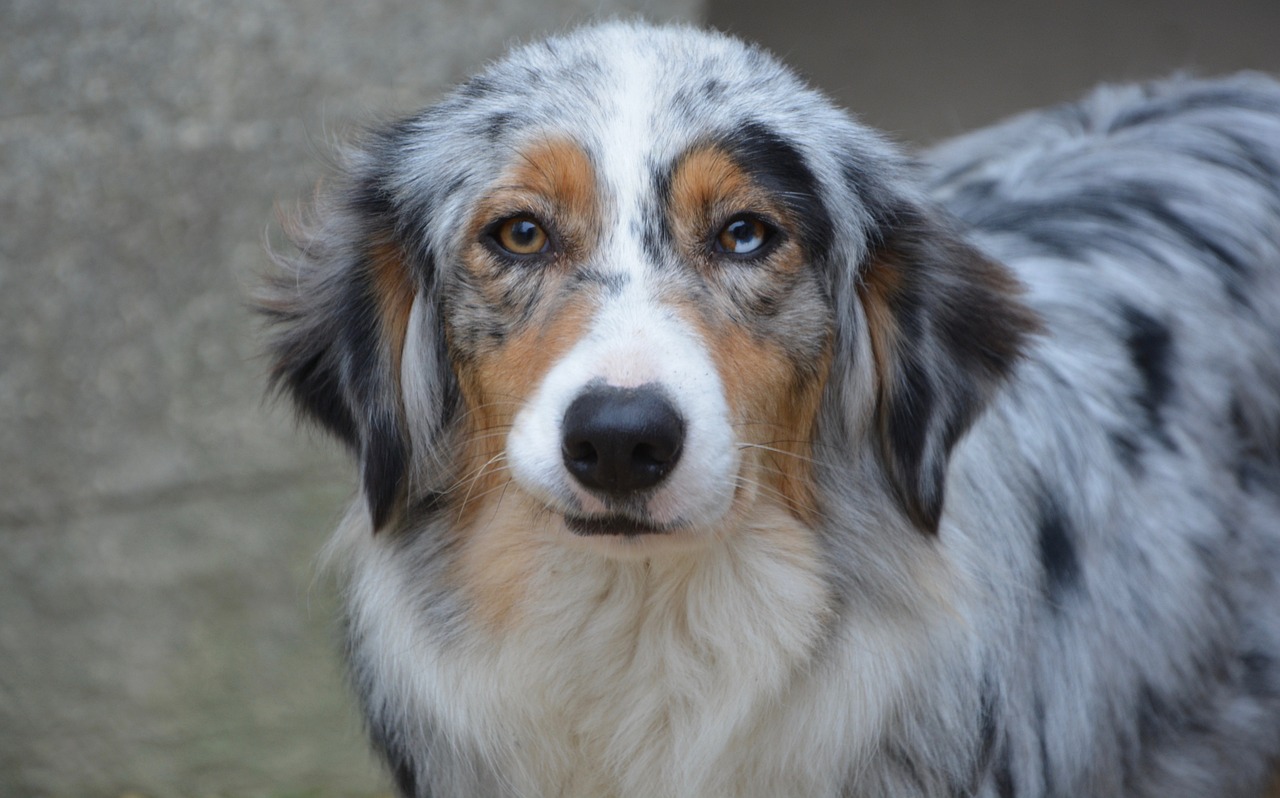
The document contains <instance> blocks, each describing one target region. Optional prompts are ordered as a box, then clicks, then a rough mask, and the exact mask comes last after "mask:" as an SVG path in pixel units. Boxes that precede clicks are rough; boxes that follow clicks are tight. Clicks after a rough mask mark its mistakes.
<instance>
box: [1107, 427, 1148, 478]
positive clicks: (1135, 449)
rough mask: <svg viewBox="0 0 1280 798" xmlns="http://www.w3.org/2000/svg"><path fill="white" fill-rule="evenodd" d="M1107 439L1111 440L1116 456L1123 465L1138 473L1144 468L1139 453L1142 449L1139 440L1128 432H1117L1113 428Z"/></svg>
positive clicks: (1133, 472)
mask: <svg viewBox="0 0 1280 798" xmlns="http://www.w3.org/2000/svg"><path fill="white" fill-rule="evenodd" d="M1107 439H1108V440H1110V441H1111V448H1113V449H1115V452H1116V458H1117V459H1119V460H1120V463H1121V465H1123V466H1124V467H1125V469H1126V470H1128V472H1129V473H1130V474H1135V475H1136V474H1138V473H1139V472H1140V471H1141V469H1142V462H1141V460H1140V458H1139V455H1141V454H1142V449H1141V447H1140V446H1138V442H1137V441H1136V440H1134V438H1133V436H1132V435H1130V434H1128V433H1127V432H1117V431H1115V430H1112V431H1110V432H1108V433H1107Z"/></svg>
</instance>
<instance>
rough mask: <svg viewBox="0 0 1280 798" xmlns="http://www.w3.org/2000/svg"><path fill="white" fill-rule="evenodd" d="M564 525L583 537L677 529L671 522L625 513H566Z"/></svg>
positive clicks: (644, 533) (632, 534)
mask: <svg viewBox="0 0 1280 798" xmlns="http://www.w3.org/2000/svg"><path fill="white" fill-rule="evenodd" d="M564 525H565V526H566V527H568V529H569V531H570V532H572V533H573V534H575V535H579V536H581V537H599V536H607V535H618V536H621V537H628V538H634V537H639V536H641V535H665V534H670V533H672V532H674V531H676V527H675V526H672V525H670V524H653V523H649V522H646V521H637V520H636V519H634V518H629V517H627V516H624V515H596V516H580V515H568V514H566V515H565V517H564Z"/></svg>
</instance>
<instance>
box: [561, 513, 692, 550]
mask: <svg viewBox="0 0 1280 798" xmlns="http://www.w3.org/2000/svg"><path fill="white" fill-rule="evenodd" d="M562 519H563V523H564V528H565V530H566V531H567V532H568V533H569V535H570V538H571V540H572V543H573V545H574V546H576V547H579V548H586V549H589V550H592V551H597V552H599V553H601V554H604V555H607V556H612V557H620V558H635V557H652V556H655V555H661V554H667V553H679V552H686V551H691V550H695V549H698V548H702V547H703V546H705V545H706V544H707V543H708V542H709V541H711V540H713V539H715V535H714V534H713V533H712V531H711V530H708V529H703V528H700V527H697V526H693V525H688V524H681V523H674V524H661V523H656V522H653V521H651V520H647V519H643V518H633V517H631V516H629V515H593V516H586V515H576V514H570V513H566V514H564V515H563V516H562Z"/></svg>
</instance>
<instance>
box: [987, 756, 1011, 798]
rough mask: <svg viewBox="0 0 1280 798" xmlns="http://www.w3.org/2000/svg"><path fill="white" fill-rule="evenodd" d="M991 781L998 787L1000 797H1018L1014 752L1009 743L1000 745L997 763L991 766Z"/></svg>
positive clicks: (997, 793) (997, 791)
mask: <svg viewBox="0 0 1280 798" xmlns="http://www.w3.org/2000/svg"><path fill="white" fill-rule="evenodd" d="M991 783H992V784H993V785H994V786H995V788H996V795H997V796H998V798H1016V796H1017V792H1016V791H1015V789H1014V786H1013V754H1012V753H1011V752H1010V750H1009V745H1008V743H1005V744H1004V745H1003V746H1001V747H1000V753H999V755H998V756H997V757H996V761H995V764H993V765H992V767H991Z"/></svg>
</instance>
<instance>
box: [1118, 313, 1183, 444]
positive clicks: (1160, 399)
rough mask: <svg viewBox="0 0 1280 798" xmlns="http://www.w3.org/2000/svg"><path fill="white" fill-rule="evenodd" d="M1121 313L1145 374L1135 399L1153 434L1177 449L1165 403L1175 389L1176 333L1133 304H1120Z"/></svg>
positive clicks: (1134, 354) (1128, 340) (1132, 350)
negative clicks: (1168, 426)
mask: <svg viewBox="0 0 1280 798" xmlns="http://www.w3.org/2000/svg"><path fill="white" fill-rule="evenodd" d="M1120 317H1121V319H1122V320H1123V321H1124V324H1125V330H1124V342H1125V346H1126V347H1127V348H1128V350H1129V358H1130V360H1131V361H1132V363H1133V367H1134V369H1135V370H1137V372H1138V375H1139V376H1140V377H1141V378H1142V390H1141V391H1140V392H1139V393H1138V394H1137V395H1136V396H1134V401H1136V402H1137V403H1138V405H1139V407H1141V408H1142V410H1143V413H1144V414H1145V415H1146V419H1147V427H1148V429H1149V431H1150V432H1151V434H1152V436H1153V437H1155V438H1156V439H1157V440H1158V441H1160V442H1161V443H1162V444H1164V446H1165V448H1167V449H1170V450H1176V449H1177V446H1176V444H1174V442H1173V439H1172V438H1171V437H1169V431H1168V429H1167V428H1166V427H1165V423H1164V407H1165V405H1166V404H1167V403H1168V401H1169V396H1170V394H1171V393H1172V392H1173V378H1172V376H1170V375H1171V373H1172V367H1173V357H1174V355H1173V335H1172V334H1171V333H1170V332H1169V328H1168V327H1167V326H1165V325H1164V324H1163V323H1161V322H1160V321H1158V320H1157V319H1155V318H1154V317H1152V316H1150V315H1148V314H1147V313H1145V312H1143V311H1141V310H1139V309H1138V308H1136V307H1134V306H1133V305H1129V304H1121V306H1120Z"/></svg>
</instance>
